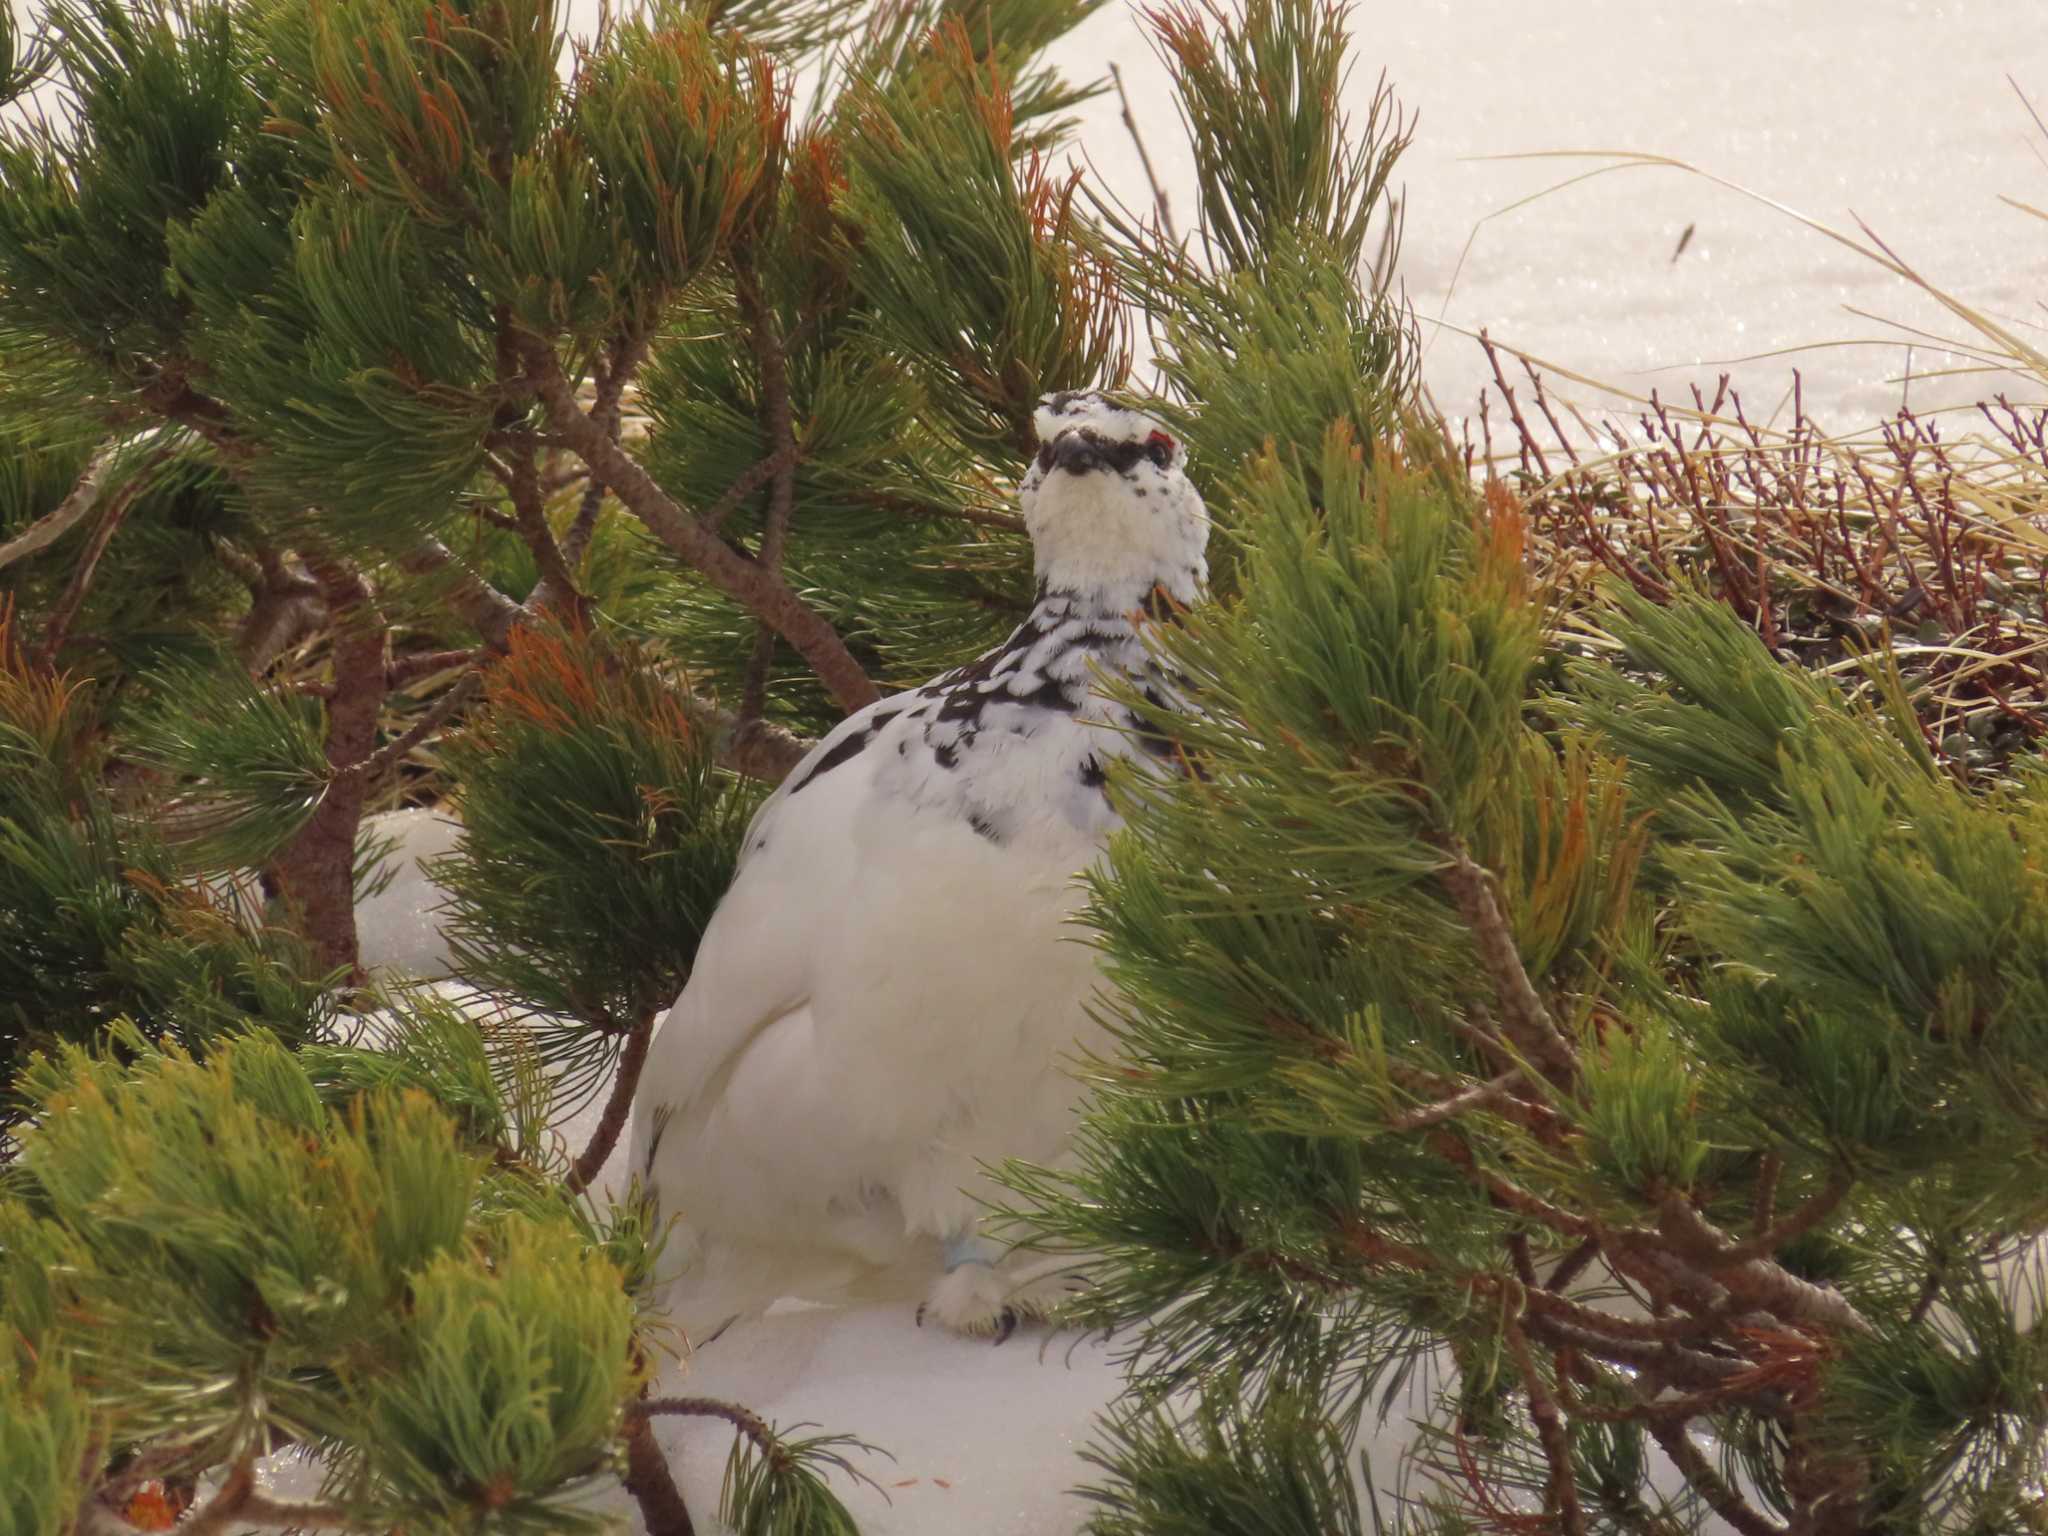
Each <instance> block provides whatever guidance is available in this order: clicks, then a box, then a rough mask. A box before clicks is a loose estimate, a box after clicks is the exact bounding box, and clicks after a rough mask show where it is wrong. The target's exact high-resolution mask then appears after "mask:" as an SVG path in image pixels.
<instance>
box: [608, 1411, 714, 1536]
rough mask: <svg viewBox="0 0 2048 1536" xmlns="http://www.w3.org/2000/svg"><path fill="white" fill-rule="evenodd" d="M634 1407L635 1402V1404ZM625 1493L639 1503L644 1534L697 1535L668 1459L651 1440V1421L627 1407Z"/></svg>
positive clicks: (664, 1535)
mask: <svg viewBox="0 0 2048 1536" xmlns="http://www.w3.org/2000/svg"><path fill="white" fill-rule="evenodd" d="M636 1406H637V1405H636ZM625 1483H626V1492H628V1493H630V1494H631V1495H633V1501H634V1502H635V1503H636V1504H638V1505H639V1506H640V1519H641V1521H642V1522H643V1523H644V1524H645V1525H646V1527H647V1536H697V1527H696V1525H695V1524H694V1523H693V1522H692V1521H691V1519H690V1510H689V1506H688V1505H686V1504H684V1503H683V1496H682V1493H681V1492H680V1491H679V1490H678V1489H677V1488H676V1480H675V1474H674V1473H672V1472H670V1471H669V1467H668V1458H667V1457H665V1456H663V1455H662V1454H661V1447H660V1446H659V1445H657V1444H655V1441H654V1421H653V1420H652V1419H650V1418H648V1417H647V1415H646V1414H644V1413H635V1412H632V1411H631V1410H628V1413H627V1417H626V1477H625Z"/></svg>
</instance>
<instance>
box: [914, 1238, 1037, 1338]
mask: <svg viewBox="0 0 2048 1536" xmlns="http://www.w3.org/2000/svg"><path fill="white" fill-rule="evenodd" d="M1070 1294H1072V1292H1071V1287H1070V1286H1069V1285H1068V1283H1067V1282H1066V1281H1064V1280H1063V1279H1061V1278H1059V1277H1047V1278H1045V1279H1041V1280H1034V1281H1031V1282H1028V1283H1026V1284H1023V1285H1019V1284H1018V1283H1017V1280H1016V1278H1015V1277H1014V1276H1011V1275H1006V1274H1005V1273H1004V1272H1003V1270H1002V1269H1001V1268H1000V1267H998V1266H997V1265H994V1264H990V1263H988V1262H986V1261H984V1260H980V1259H971V1260H968V1261H967V1262H965V1263H962V1264H956V1265H955V1266H954V1267H953V1268H951V1269H949V1270H947V1271H946V1272H945V1273H944V1274H943V1275H941V1276H939V1278H938V1279H937V1280H936V1281H934V1282H933V1283H932V1288H931V1290H930V1292H929V1293H928V1294H927V1295H926V1296H925V1299H924V1301H923V1302H922V1303H921V1304H920V1305H919V1306H918V1309H917V1323H918V1326H919V1327H920V1328H921V1327H923V1326H924V1324H925V1320H926V1319H927V1318H929V1319H931V1320H932V1321H934V1322H936V1323H938V1324H940V1325H941V1326H943V1327H946V1328H949V1329H951V1330H952V1331H953V1332H954V1333H960V1334H965V1335H966V1336H967V1337H969V1338H972V1339H988V1340H990V1341H991V1342H992V1343H996V1344H1000V1343H1002V1342H1003V1341H1004V1340H1005V1339H1007V1338H1009V1336H1010V1335H1011V1334H1013V1333H1015V1332H1016V1331H1017V1329H1018V1327H1019V1326H1020V1325H1021V1324H1023V1323H1026V1322H1030V1321H1033V1320H1035V1319H1038V1318H1042V1317H1044V1316H1046V1315H1047V1314H1048V1313H1050V1312H1051V1311H1052V1310H1053V1308H1055V1307H1056V1306H1058V1305H1059V1304H1060V1303H1061V1302H1062V1301H1064V1300H1066V1298H1067V1297H1068V1296H1069V1295H1070Z"/></svg>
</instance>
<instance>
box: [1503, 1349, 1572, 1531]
mask: <svg viewBox="0 0 2048 1536" xmlns="http://www.w3.org/2000/svg"><path fill="white" fill-rule="evenodd" d="M1506 1332H1507V1341H1508V1349H1509V1352H1510V1353H1512V1354H1513V1355H1514V1357H1515V1365H1516V1368H1517V1369H1518V1370H1519V1371H1520V1373H1521V1377H1522V1391H1523V1393H1524V1394H1525V1395H1526V1396H1527V1397H1528V1399H1529V1418H1530V1420H1531V1421H1532V1422H1533V1423H1534V1424H1535V1426H1536V1440H1537V1443H1538V1444H1540V1445H1541V1446H1542V1447H1543V1459H1544V1461H1545V1462H1546V1463H1547V1464H1548V1465H1549V1468H1550V1479H1549V1482H1548V1485H1547V1486H1546V1487H1545V1488H1544V1490H1543V1503H1544V1508H1545V1509H1546V1510H1548V1511H1549V1512H1550V1513H1551V1514H1553V1515H1555V1516H1556V1517H1557V1522H1558V1526H1559V1528H1560V1529H1561V1530H1563V1531H1564V1532H1565V1536H1586V1512H1585V1511H1584V1510H1583V1509H1581V1508H1580V1507H1579V1479H1578V1474H1577V1472H1576V1471H1575V1470H1574V1468H1573V1466H1572V1443H1571V1436H1570V1435H1569V1434H1568V1433H1567V1432H1566V1430H1565V1424H1564V1416H1563V1415H1562V1414H1561V1413H1559V1412H1558V1408H1557V1399H1556V1398H1555V1397H1553V1396H1552V1395H1551V1392H1550V1388H1549V1387H1548V1386H1547V1385H1545V1384H1544V1380H1543V1375H1542V1373H1541V1372H1540V1371H1538V1370H1537V1369H1536V1360H1535V1357H1534V1356H1533V1355H1532V1354H1531V1353H1530V1350H1529V1338H1528V1335H1527V1334H1525V1333H1524V1332H1523V1331H1522V1328H1521V1325H1520V1324H1519V1323H1517V1322H1515V1321H1514V1320H1513V1319H1510V1320H1509V1322H1508V1325H1507V1329H1506Z"/></svg>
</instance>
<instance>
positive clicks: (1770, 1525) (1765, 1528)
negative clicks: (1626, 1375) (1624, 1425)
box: [1648, 1419, 1786, 1536]
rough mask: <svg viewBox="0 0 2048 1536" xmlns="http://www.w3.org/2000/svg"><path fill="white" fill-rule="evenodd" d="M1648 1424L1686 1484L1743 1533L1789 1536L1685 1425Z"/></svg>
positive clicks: (1666, 1421)
mask: <svg viewBox="0 0 2048 1536" xmlns="http://www.w3.org/2000/svg"><path fill="white" fill-rule="evenodd" d="M1648 1427H1649V1431H1650V1436H1651V1438H1652V1439H1654V1440H1655V1441H1656V1442H1657V1443H1658V1444H1659V1445H1661V1446H1662V1447H1663V1448H1664V1454H1665V1455H1666V1456H1669V1457H1670V1458H1671V1464H1672V1465H1673V1466H1675V1467H1677V1468H1678V1470H1679V1472H1680V1474H1681V1475H1683V1476H1684V1478H1685V1481H1686V1483H1687V1485H1688V1486H1689V1487H1691V1488H1692V1490H1693V1491H1694V1492H1695V1493H1697V1494H1698V1495H1699V1496H1700V1497H1701V1498H1702V1499H1705V1500H1706V1501H1707V1507H1708V1508H1709V1509H1711V1510H1713V1512H1714V1513H1715V1514H1717V1515H1719V1516H1720V1517H1721V1518H1722V1519H1723V1520H1726V1521H1727V1522H1728V1523H1729V1524H1730V1525H1732V1526H1734V1527H1735V1529H1736V1530H1737V1531H1739V1532H1740V1533H1741V1536H1786V1531H1785V1527H1784V1526H1782V1525H1780V1524H1779V1523H1778V1522H1777V1521H1775V1520H1773V1519H1771V1518H1770V1517H1769V1516H1767V1515H1765V1514H1764V1512H1763V1511H1762V1510H1760V1509H1757V1508H1756V1507H1755V1506H1754V1505H1752V1504H1750V1502H1749V1501H1748V1500H1747V1499H1745V1498H1743V1497H1742V1495H1741V1494H1739V1493H1737V1492H1736V1491H1735V1490H1734V1489H1733V1488H1732V1487H1730V1486H1729V1485H1728V1481H1727V1479H1725V1478H1723V1477H1722V1476H1721V1474H1720V1472H1719V1471H1718V1470H1716V1468H1715V1466H1714V1464H1713V1463H1712V1462H1711V1461H1709V1460H1707V1458H1706V1454H1705V1453H1704V1452H1703V1451H1701V1450H1700V1448H1699V1446H1698V1445H1697V1444H1696V1443H1694V1441H1693V1438H1692V1436H1691V1435H1689V1434H1687V1433H1686V1430H1685V1426H1684V1425H1683V1424H1680V1423H1678V1422H1676V1421H1675V1420H1672V1419H1652V1420H1650V1423H1649V1426H1648Z"/></svg>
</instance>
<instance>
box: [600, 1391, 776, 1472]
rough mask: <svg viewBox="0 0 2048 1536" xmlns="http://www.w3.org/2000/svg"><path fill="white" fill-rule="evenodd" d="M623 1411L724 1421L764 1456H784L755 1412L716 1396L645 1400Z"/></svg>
mask: <svg viewBox="0 0 2048 1536" xmlns="http://www.w3.org/2000/svg"><path fill="white" fill-rule="evenodd" d="M626 1412H627V1413H628V1414H629V1415H631V1416H633V1417H635V1418H641V1419H651V1418H654V1417H656V1416H657V1415H661V1414H674V1415H676V1416H678V1417H682V1418H690V1419H723V1420H725V1422H726V1423H728V1424H730V1425H731V1426H732V1427H733V1428H734V1429H736V1430H738V1431H739V1432H740V1433H741V1434H743V1435H745V1436H746V1437H747V1438H748V1439H749V1440H751V1441H753V1443H754V1447H755V1449H756V1450H758V1451H760V1452H761V1453H762V1454H763V1455H765V1456H771V1457H781V1456H782V1455H784V1454H785V1453H784V1451H783V1449H782V1444H781V1442H780V1441H778V1440H777V1439H776V1438H775V1431H774V1430H773V1429H771V1428H770V1427H769V1425H768V1421H767V1420H766V1419H764V1418H762V1417H761V1416H760V1415H759V1414H758V1413H752V1412H749V1411H748V1410H747V1409H745V1408H742V1407H741V1406H740V1405H739V1404H738V1403H728V1402H726V1401H725V1400H724V1399H723V1398H717V1397H644V1398H642V1399H641V1400H640V1401H639V1402H637V1403H630V1404H628V1405H627V1407H626Z"/></svg>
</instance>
